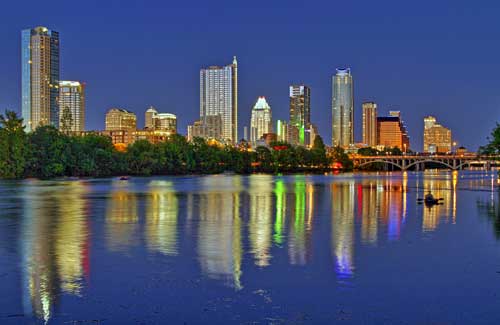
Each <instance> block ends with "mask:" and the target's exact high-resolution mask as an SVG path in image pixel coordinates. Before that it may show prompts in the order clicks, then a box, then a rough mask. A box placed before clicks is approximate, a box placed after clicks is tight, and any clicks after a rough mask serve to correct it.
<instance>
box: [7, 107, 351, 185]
mask: <svg viewBox="0 0 500 325" xmlns="http://www.w3.org/2000/svg"><path fill="white" fill-rule="evenodd" d="M22 123H23V122H22V119H20V118H19V117H18V116H17V115H16V113H14V112H10V111H7V112H6V114H5V115H0V178H4V179H19V178H27V177H35V178H43V179H47V178H54V177H63V176H68V177H107V176H116V175H124V174H130V175H179V174H214V173H222V172H235V173H253V172H258V173H292V172H322V171H326V170H328V168H329V166H330V165H331V163H332V159H335V160H337V161H341V162H342V163H343V165H345V166H346V167H347V168H349V167H350V166H352V162H351V161H350V159H349V157H348V156H347V155H346V154H345V153H344V152H343V150H341V149H337V150H333V154H332V155H331V157H329V156H327V152H326V148H325V145H324V143H323V140H322V139H321V137H319V136H318V137H316V140H315V141H314V145H313V146H312V148H311V149H306V148H304V147H300V146H292V145H290V144H288V143H281V142H277V143H273V144H271V146H270V148H268V147H257V148H256V149H255V150H251V151H250V150H247V149H248V147H247V146H245V145H241V146H239V147H232V146H223V147H221V146H216V145H210V144H208V143H207V142H206V141H205V140H204V139H201V138H196V139H194V141H192V142H187V141H186V139H185V137H183V136H181V135H174V136H172V137H171V138H170V139H169V140H168V141H166V142H161V143H157V144H152V143H150V142H148V141H146V140H140V141H136V142H135V143H133V144H131V145H129V146H128V147H127V148H126V150H125V151H119V150H117V149H116V148H115V146H114V145H113V144H112V142H111V139H110V138H109V137H105V136H101V135H97V134H90V135H86V136H69V135H66V134H65V133H62V132H60V131H58V130H57V129H55V128H53V127H51V126H43V127H39V128H37V129H36V130H35V131H33V132H31V133H25V131H24V127H23V125H22Z"/></svg>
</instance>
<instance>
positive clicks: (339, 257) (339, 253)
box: [330, 180, 355, 278]
mask: <svg viewBox="0 0 500 325" xmlns="http://www.w3.org/2000/svg"><path fill="white" fill-rule="evenodd" d="M330 190H331V198H332V201H331V204H332V206H331V213H332V214H331V216H332V219H331V220H332V254H333V256H334V257H335V271H336V273H337V276H338V277H339V278H348V277H351V276H352V275H353V272H354V203H355V190H354V180H352V181H348V182H342V183H336V182H334V183H332V184H331V187H330Z"/></svg>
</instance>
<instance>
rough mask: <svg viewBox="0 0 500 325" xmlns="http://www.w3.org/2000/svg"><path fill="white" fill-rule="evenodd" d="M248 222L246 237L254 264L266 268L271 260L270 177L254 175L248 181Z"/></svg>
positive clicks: (271, 214)
mask: <svg viewBox="0 0 500 325" xmlns="http://www.w3.org/2000/svg"><path fill="white" fill-rule="evenodd" d="M249 182H250V184H249V188H248V194H249V198H250V220H249V223H248V235H249V241H250V246H251V253H252V255H253V256H254V259H255V264H256V265H258V266H268V265H269V261H270V259H271V255H270V252H269V250H270V248H271V234H272V222H273V213H272V212H273V211H272V203H273V193H272V187H271V184H272V183H273V177H272V176H270V175H255V176H253V177H251V178H250V179H249Z"/></svg>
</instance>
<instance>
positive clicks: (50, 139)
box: [28, 126, 72, 178]
mask: <svg viewBox="0 0 500 325" xmlns="http://www.w3.org/2000/svg"><path fill="white" fill-rule="evenodd" d="M29 143H30V145H31V152H32V154H31V157H30V162H29V169H28V175H29V176H33V177H39V178H53V177H58V176H65V175H67V166H68V165H69V163H70V162H71V160H72V157H71V146H70V143H71V139H70V138H69V137H68V136H66V135H64V134H62V133H61V132H59V131H58V130H57V129H56V128H54V127H53V126H41V127H38V128H37V129H36V130H35V131H34V132H33V133H31V134H30V135H29Z"/></svg>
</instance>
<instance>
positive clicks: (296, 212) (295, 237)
mask: <svg viewBox="0 0 500 325" xmlns="http://www.w3.org/2000/svg"><path fill="white" fill-rule="evenodd" d="M293 186H294V188H293V191H291V194H290V195H289V198H288V200H287V202H288V203H289V204H290V209H289V211H290V237H289V241H288V255H289V258H290V264H292V265H293V264H298V265H305V264H306V263H307V262H308V260H309V258H310V256H311V250H312V247H311V246H312V243H311V242H312V238H311V235H312V220H313V214H314V187H313V185H312V184H311V183H306V179H305V176H295V178H294V183H293ZM285 210H286V209H285Z"/></svg>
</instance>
